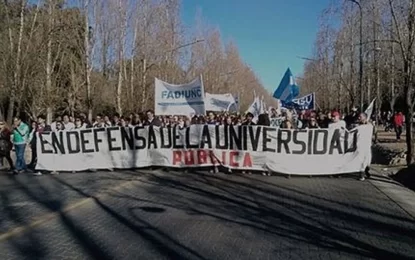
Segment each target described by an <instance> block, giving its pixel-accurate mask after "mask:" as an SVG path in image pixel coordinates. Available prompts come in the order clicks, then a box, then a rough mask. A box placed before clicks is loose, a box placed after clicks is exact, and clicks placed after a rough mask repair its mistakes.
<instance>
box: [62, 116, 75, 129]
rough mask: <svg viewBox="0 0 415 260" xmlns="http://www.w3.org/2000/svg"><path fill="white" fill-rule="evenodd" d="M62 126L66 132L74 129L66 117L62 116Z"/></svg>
mask: <svg viewBox="0 0 415 260" xmlns="http://www.w3.org/2000/svg"><path fill="white" fill-rule="evenodd" d="M63 125H64V129H66V130H68V131H69V130H72V129H75V124H74V123H73V122H72V121H71V120H70V118H69V116H68V115H64V116H63Z"/></svg>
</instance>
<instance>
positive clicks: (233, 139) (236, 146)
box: [229, 125, 242, 150]
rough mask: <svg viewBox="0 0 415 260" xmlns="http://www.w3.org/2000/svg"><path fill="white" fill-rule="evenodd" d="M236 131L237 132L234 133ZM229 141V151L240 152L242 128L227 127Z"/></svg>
mask: <svg viewBox="0 0 415 260" xmlns="http://www.w3.org/2000/svg"><path fill="white" fill-rule="evenodd" d="M235 128H236V129H238V132H236V130H235ZM229 140H230V144H229V145H230V147H229V149H231V150H242V127H240V126H233V125H231V126H229Z"/></svg>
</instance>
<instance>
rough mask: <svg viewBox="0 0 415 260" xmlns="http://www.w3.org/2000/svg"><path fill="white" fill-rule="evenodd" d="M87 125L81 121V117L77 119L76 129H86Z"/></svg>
mask: <svg viewBox="0 0 415 260" xmlns="http://www.w3.org/2000/svg"><path fill="white" fill-rule="evenodd" d="M86 127H87V125H86V123H84V121H83V120H82V119H81V117H75V128H74V129H86Z"/></svg>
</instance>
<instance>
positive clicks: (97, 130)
mask: <svg viewBox="0 0 415 260" xmlns="http://www.w3.org/2000/svg"><path fill="white" fill-rule="evenodd" d="M93 131H94V144H95V152H99V145H98V144H99V143H102V139H101V138H99V137H98V133H99V132H105V128H94V130H93Z"/></svg>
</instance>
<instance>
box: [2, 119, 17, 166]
mask: <svg viewBox="0 0 415 260" xmlns="http://www.w3.org/2000/svg"><path fill="white" fill-rule="evenodd" d="M10 135H11V131H10V129H9V128H8V127H7V125H6V122H4V121H0V159H1V160H2V162H3V158H6V160H7V162H8V163H9V167H10V171H14V164H13V160H12V158H11V156H10V151H11V150H12V148H13V144H12V142H11V141H10ZM15 174H17V173H15Z"/></svg>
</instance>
